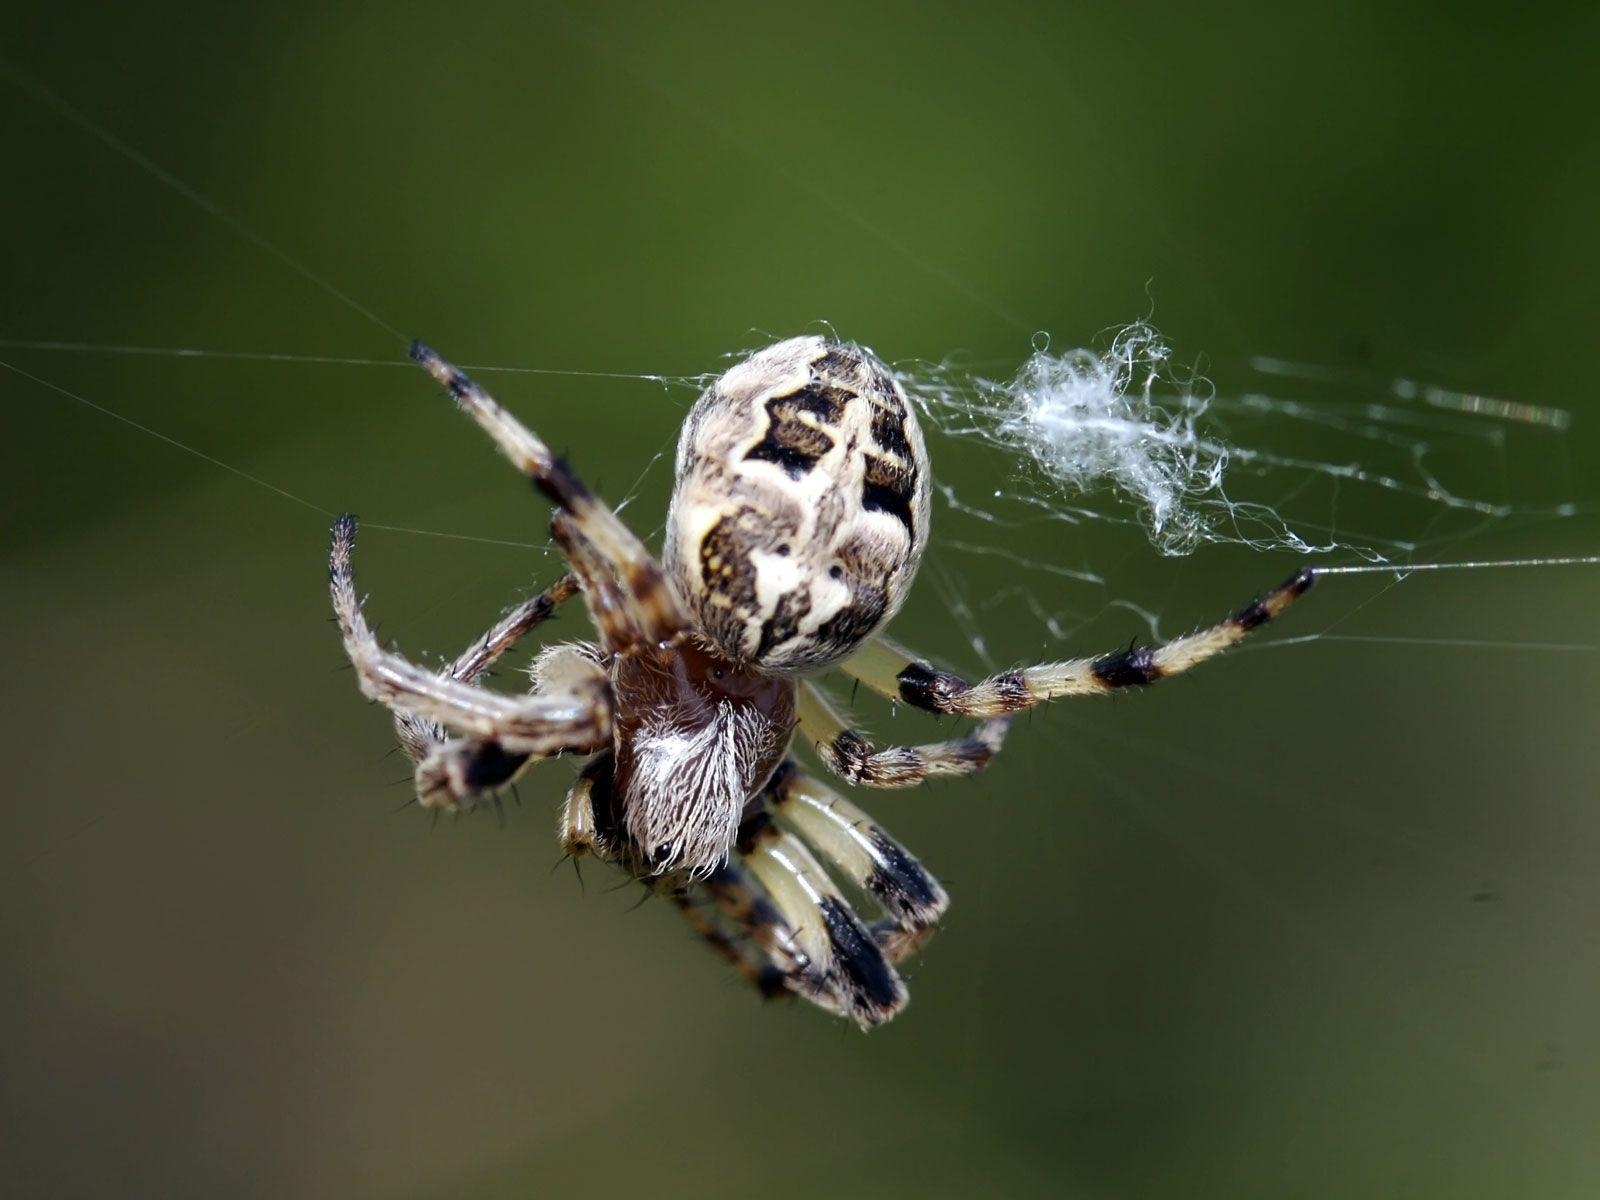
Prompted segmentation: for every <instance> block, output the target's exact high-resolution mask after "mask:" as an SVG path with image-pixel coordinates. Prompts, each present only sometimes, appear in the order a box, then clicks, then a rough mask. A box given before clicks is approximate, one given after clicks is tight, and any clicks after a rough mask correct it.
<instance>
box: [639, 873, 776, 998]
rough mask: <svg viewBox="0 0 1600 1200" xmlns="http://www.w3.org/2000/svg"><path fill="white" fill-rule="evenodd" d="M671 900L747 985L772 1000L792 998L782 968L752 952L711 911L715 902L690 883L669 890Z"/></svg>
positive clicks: (748, 946) (692, 927) (748, 945)
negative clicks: (709, 905) (711, 906)
mask: <svg viewBox="0 0 1600 1200" xmlns="http://www.w3.org/2000/svg"><path fill="white" fill-rule="evenodd" d="M665 890H666V893H667V897H668V898H669V899H670V900H671V901H672V903H673V904H674V905H676V906H677V909H678V911H679V912H681V913H682V914H683V915H684V918H685V919H686V920H687V921H688V922H689V927H690V928H691V929H693V930H694V931H695V933H697V934H699V935H700V936H701V937H702V938H704V939H705V941H706V943H707V944H708V945H709V946H710V947H711V948H712V950H714V951H716V953H717V956H718V957H719V958H721V959H722V960H723V961H724V962H726V963H727V964H728V965H729V966H730V967H732V968H733V969H734V971H735V972H736V973H737V974H738V975H739V977H740V978H741V979H743V980H744V981H745V982H746V983H749V984H750V985H752V986H753V987H754V988H755V989H756V990H757V991H758V992H760V993H761V994H762V995H763V996H765V997H767V998H768V999H774V998H776V997H779V996H787V995H789V994H790V991H789V986H788V983H787V981H786V977H785V975H784V972H783V970H782V968H780V967H778V966H776V965H774V964H773V963H771V962H768V961H767V960H766V959H765V958H764V957H762V956H760V955H758V954H756V953H755V952H753V951H752V949H751V947H750V944H749V942H748V941H746V940H744V939H742V938H740V937H736V936H734V935H733V934H731V933H729V931H728V930H727V929H726V928H725V927H724V926H723V924H722V922H721V921H719V920H717V918H716V917H715V916H713V915H712V913H711V912H710V911H708V909H707V905H708V904H713V903H715V901H714V900H713V899H712V898H710V897H707V896H703V895H701V894H700V893H701V889H700V888H698V887H696V886H694V885H691V884H687V883H680V884H679V885H678V886H676V887H672V888H667V889H665Z"/></svg>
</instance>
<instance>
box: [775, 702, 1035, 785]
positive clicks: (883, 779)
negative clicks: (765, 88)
mask: <svg viewBox="0 0 1600 1200" xmlns="http://www.w3.org/2000/svg"><path fill="white" fill-rule="evenodd" d="M796 713H797V715H798V717H799V721H800V732H801V734H802V735H803V736H804V737H805V739H806V740H807V741H808V742H810V743H811V746H812V748H813V749H815V750H816V752H817V757H819V758H820V759H822V762H823V765H825V766H826V767H827V768H828V769H829V770H830V771H832V772H833V773H834V774H835V775H838V776H839V777H840V778H842V779H846V780H848V781H849V782H851V783H856V784H860V785H861V786H863V787H879V788H902V787H915V786H916V785H917V784H919V783H921V782H922V781H923V780H925V779H927V778H929V777H931V776H934V775H971V774H972V773H973V772H974V771H981V770H982V769H983V768H984V767H986V766H988V765H989V761H990V760H991V759H992V758H994V756H995V755H996V754H998V753H1000V747H1001V745H1002V743H1003V742H1004V741H1005V736H1006V726H1007V721H1006V719H1005V718H1004V717H995V718H991V719H990V720H986V721H983V722H981V723H980V724H979V725H978V726H977V727H976V728H975V729H974V730H973V731H972V732H971V733H970V734H968V735H967V736H966V737H961V738H952V739H950V740H949V741H944V742H929V743H926V744H924V745H918V746H887V747H883V748H881V749H880V748H879V747H877V746H874V745H873V744H872V743H871V742H869V741H868V740H867V739H866V738H865V737H863V736H862V735H861V734H860V733H858V732H857V731H856V730H854V729H852V728H850V726H849V725H847V724H845V722H844V719H843V718H842V717H840V716H839V714H838V713H837V712H836V711H834V708H833V706H832V705H831V704H829V703H828V701H827V699H826V697H824V696H823V694H822V692H821V691H820V690H818V688H817V687H816V685H815V684H812V683H803V684H801V685H800V695H799V701H798V703H797V706H796Z"/></svg>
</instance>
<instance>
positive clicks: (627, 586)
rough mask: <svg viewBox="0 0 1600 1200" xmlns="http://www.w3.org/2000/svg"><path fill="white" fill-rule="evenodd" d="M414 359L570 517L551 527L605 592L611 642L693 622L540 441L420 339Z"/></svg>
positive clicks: (646, 640)
mask: <svg viewBox="0 0 1600 1200" xmlns="http://www.w3.org/2000/svg"><path fill="white" fill-rule="evenodd" d="M411 357H412V358H413V359H414V360H415V361H416V362H417V363H418V364H419V365H421V366H422V367H423V368H424V369H425V370H426V371H427V372H428V373H429V374H430V375H432V376H433V377H434V379H435V380H437V381H438V383H439V384H440V385H441V386H442V387H443V388H444V389H445V390H446V391H447V392H449V393H450V395H451V396H452V397H453V398H454V399H455V401H456V403H457V405H459V406H460V407H461V409H462V410H463V411H464V412H466V413H467V414H468V415H469V416H471V417H472V419H473V420H475V421H476V422H477V423H478V425H479V427H480V428H481V429H483V431H484V432H485V433H487V434H488V435H489V436H490V437H491V438H492V439H494V442H495V444H496V445H497V446H499V447H500V450H501V452H502V453H503V454H505V456H506V457H507V458H509V459H510V460H511V462H512V465H514V466H515V467H516V468H517V469H518V470H519V471H521V472H522V473H523V474H524V475H526V476H527V477H528V478H529V479H530V480H531V481H532V482H533V485H534V487H536V488H538V489H539V491H541V492H543V493H544V495H545V496H547V497H548V498H549V499H550V500H551V502H552V503H554V504H555V506H556V508H557V510H558V516H563V517H564V518H565V519H564V520H557V521H556V522H554V523H553V525H552V532H553V533H554V535H555V537H556V540H557V542H558V543H559V544H560V545H561V548H562V549H563V550H564V551H566V553H567V556H568V558H569V559H571V560H572V564H573V568H574V570H575V571H576V573H577V575H578V577H579V579H580V581H581V582H582V585H583V589H584V592H585V594H586V595H589V596H590V597H592V598H600V597H603V598H604V602H603V603H602V605H601V606H600V607H602V608H603V609H604V610H605V611H604V613H603V614H602V613H600V612H597V613H596V618H597V621H602V622H603V627H602V629H601V632H602V634H603V635H604V636H605V639H606V642H607V644H608V645H609V646H611V648H613V649H623V648H626V647H628V646H631V645H637V644H641V643H642V644H646V645H656V644H658V643H661V642H664V641H668V640H670V639H672V638H675V637H678V636H680V635H682V634H683V632H684V631H685V630H687V629H688V628H689V619H688V617H687V616H686V615H685V613H684V611H683V608H682V606H681V605H680V604H679V603H678V599H677V596H676V595H675V594H674V593H673V591H672V587H671V585H670V584H669V583H668V582H667V578H666V575H665V574H664V573H663V572H662V570H661V567H660V566H659V565H658V564H657V563H656V561H655V559H653V558H652V557H651V556H650V552H649V551H648V550H646V549H645V547H644V544H643V543H642V542H640V541H639V539H638V538H637V537H635V536H634V535H633V532H632V530H630V529H629V528H628V527H627V526H626V525H625V524H623V522H622V520H621V518H619V517H618V516H617V514H616V513H614V512H612V511H611V509H610V508H608V507H606V505H605V504H604V503H602V502H601V501H600V499H599V498H598V497H596V496H595V495H594V493H593V492H591V491H589V489H588V488H587V487H585V486H584V484H583V482H582V481H581V480H580V479H579V478H578V476H577V474H576V473H575V472H574V471H573V470H572V468H571V467H570V466H568V465H567V463H566V462H565V461H563V460H562V459H559V458H557V457H556V456H555V455H554V454H552V453H551V451H550V448H549V447H548V446H547V445H545V443H544V442H543V440H541V439H540V438H539V437H538V436H537V435H536V434H534V433H533V432H532V431H531V430H529V429H528V428H526V427H525V426H524V425H523V424H522V423H521V422H520V421H518V420H517V419H516V418H515V417H513V416H512V415H511V414H510V413H508V412H507V411H506V410H505V409H504V408H502V407H501V406H500V404H499V402H498V401H496V400H495V399H494V397H492V396H491V395H489V393H488V392H486V391H484V390H483V388H481V387H479V386H478V385H477V384H476V383H474V382H473V381H472V380H471V379H469V378H468V377H467V376H466V375H465V374H464V373H463V372H461V371H460V370H458V369H457V368H456V367H454V366H452V365H451V364H450V363H448V362H446V361H445V360H444V359H442V358H440V357H439V355H438V354H436V353H435V352H434V351H433V350H430V349H429V348H428V347H427V346H424V345H423V344H422V343H421V342H413V343H412V345H411Z"/></svg>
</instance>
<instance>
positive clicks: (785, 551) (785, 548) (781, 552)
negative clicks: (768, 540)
mask: <svg viewBox="0 0 1600 1200" xmlns="http://www.w3.org/2000/svg"><path fill="white" fill-rule="evenodd" d="M777 555H778V557H779V558H788V557H789V543H788V542H785V543H783V545H781V546H779V547H778V549H777Z"/></svg>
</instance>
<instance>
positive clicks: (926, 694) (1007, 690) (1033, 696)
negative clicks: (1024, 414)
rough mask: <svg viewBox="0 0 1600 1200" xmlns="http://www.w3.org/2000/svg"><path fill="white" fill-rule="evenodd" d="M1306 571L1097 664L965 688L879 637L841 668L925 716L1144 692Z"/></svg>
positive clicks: (1235, 629) (1226, 638)
mask: <svg viewBox="0 0 1600 1200" xmlns="http://www.w3.org/2000/svg"><path fill="white" fill-rule="evenodd" d="M1315 579H1316V577H1315V575H1314V574H1313V573H1312V572H1311V570H1310V569H1309V568H1308V569H1307V570H1304V571H1301V572H1300V573H1299V574H1297V575H1295V576H1294V577H1293V578H1292V579H1289V580H1287V581H1286V582H1285V583H1283V584H1281V585H1280V586H1278V587H1276V588H1274V589H1273V590H1272V591H1270V592H1268V593H1267V594H1266V595H1265V596H1262V597H1261V598H1260V599H1258V600H1254V601H1252V602H1251V603H1249V604H1247V605H1245V607H1243V608H1241V609H1240V610H1239V611H1238V612H1236V613H1234V614H1233V615H1231V616H1229V617H1227V618H1226V619H1225V620H1223V621H1221V622H1219V623H1218V624H1216V625H1213V626H1211V627H1210V628H1209V629H1202V630H1200V631H1198V632H1197V633H1191V634H1188V635H1186V636H1184V637H1180V638H1174V639H1173V640H1172V641H1170V642H1167V643H1165V644H1164V645H1161V646H1134V647H1130V648H1129V649H1127V650H1119V651H1114V652H1113V653H1111V654H1104V655H1101V656H1100V657H1098V658H1078V659H1072V660H1070V661H1067V662H1058V663H1043V664H1041V665H1039V666H1034V667H1024V668H1023V669H1022V670H1019V671H1007V672H1005V673H1004V674H1001V675H993V676H990V677H989V678H988V679H983V680H980V681H979V682H977V683H968V682H967V681H966V680H964V679H962V678H961V677H960V676H959V675H953V674H951V673H950V672H948V671H940V670H937V669H935V668H934V667H931V666H929V665H928V664H927V663H926V662H923V661H922V660H921V659H919V658H917V657H916V656H915V655H912V654H908V653H906V652H905V651H904V650H901V649H900V648H898V647H897V646H895V645H894V644H892V643H891V642H888V641H886V640H884V639H882V638H874V639H873V640H872V641H871V642H869V643H867V645H866V646H865V647H864V648H863V649H862V650H861V651H859V652H858V653H856V654H855V655H853V656H852V657H850V658H848V659H846V660H845V661H844V662H843V663H842V664H841V665H840V669H841V670H843V671H844V672H845V673H846V674H847V675H850V676H852V677H853V678H855V679H858V680H860V681H861V682H862V683H864V684H866V685H867V687H869V688H871V689H872V690H873V691H874V692H877V693H878V694H879V695H880V696H884V697H886V698H888V699H890V700H896V701H900V700H903V701H905V702H906V703H907V704H910V705H912V706H913V707H916V708H920V709H923V710H925V711H927V712H934V713H950V714H953V715H956V716H965V717H994V716H999V715H1002V714H1005V713H1014V712H1017V711H1019V710H1021V709H1024V708H1032V707H1033V706H1034V705H1035V704H1040V703H1043V702H1044V701H1046V700H1055V699H1057V698H1059V697H1062V696H1093V695H1099V694H1101V693H1104V692H1113V691H1116V690H1118V689H1120V688H1125V687H1141V686H1143V685H1145V684H1148V683H1154V682H1155V681H1156V680H1158V679H1164V678H1166V677H1167V676H1168V675H1177V674H1179V673H1180V672H1183V671H1187V670H1188V669H1189V668H1190V667H1193V666H1197V665H1199V664H1200V663H1203V662H1205V661H1206V659H1208V658H1213V657H1215V656H1216V655H1218V654H1221V653H1222V652H1223V651H1224V650H1226V649H1227V648H1228V647H1229V646H1232V645H1234V644H1236V643H1237V642H1239V641H1241V640H1242V639H1243V638H1244V637H1245V635H1246V634H1248V633H1250V632H1251V631H1252V630H1255V629H1259V628H1260V627H1261V626H1263V625H1265V624H1266V623H1267V622H1268V621H1270V620H1272V619H1273V618H1274V617H1276V616H1277V615H1278V614H1279V613H1281V612H1282V611H1283V610H1284V609H1286V608H1288V607H1289V605H1290V604H1292V603H1293V602H1294V601H1295V600H1296V599H1298V598H1299V597H1300V596H1302V595H1304V594H1305V593H1306V591H1307V590H1308V589H1309V588H1310V587H1311V585H1312V583H1314V582H1315Z"/></svg>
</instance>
